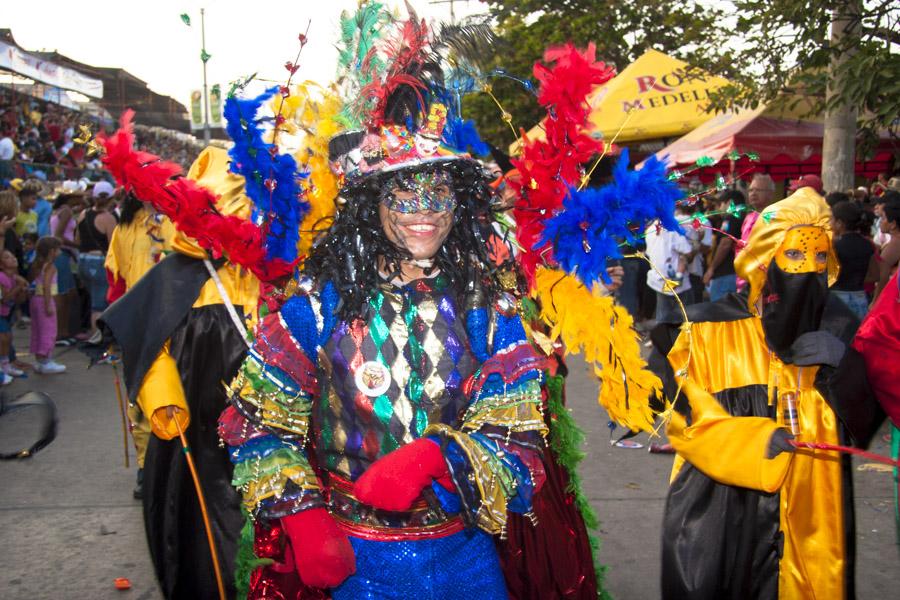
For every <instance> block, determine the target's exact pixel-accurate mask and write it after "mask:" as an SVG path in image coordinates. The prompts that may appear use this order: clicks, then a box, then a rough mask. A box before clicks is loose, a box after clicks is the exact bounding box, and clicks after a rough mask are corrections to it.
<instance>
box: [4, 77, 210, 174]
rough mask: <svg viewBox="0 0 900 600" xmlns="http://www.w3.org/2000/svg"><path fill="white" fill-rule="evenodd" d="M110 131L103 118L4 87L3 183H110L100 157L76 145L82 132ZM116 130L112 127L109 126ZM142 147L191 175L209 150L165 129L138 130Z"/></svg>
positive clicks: (142, 127)
mask: <svg viewBox="0 0 900 600" xmlns="http://www.w3.org/2000/svg"><path fill="white" fill-rule="evenodd" d="M80 125H88V126H89V127H90V128H91V131H92V132H94V133H96V132H98V131H100V130H103V129H108V127H106V124H104V123H101V122H100V120H99V119H98V118H97V117H94V116H92V115H89V114H87V113H85V112H80V111H75V110H72V109H69V108H66V107H63V106H61V105H59V104H56V103H53V102H48V101H45V100H41V99H38V98H34V97H32V96H29V95H27V94H22V93H20V92H18V91H16V90H14V89H11V88H6V87H0V180H9V179H13V178H17V177H18V178H22V179H24V178H27V177H30V176H34V177H37V178H39V179H42V180H44V181H64V180H67V179H69V180H77V179H82V178H84V179H88V180H89V181H96V180H98V179H104V178H106V177H105V176H104V174H103V172H102V165H101V163H100V161H99V160H98V158H97V157H96V156H90V155H89V154H88V152H87V149H86V147H85V146H84V145H83V144H79V143H77V142H76V141H75V140H76V138H78V136H79V126H80ZM109 125H111V123H109ZM135 137H136V143H135V145H136V147H137V148H138V149H140V150H144V151H146V152H151V153H153V154H156V155H157V156H161V157H163V158H165V159H166V160H170V161H172V162H175V163H177V164H179V165H181V166H182V167H183V168H184V169H185V170H187V168H188V167H189V166H190V165H191V163H192V162H193V161H194V159H195V158H196V157H197V156H198V155H199V154H200V150H202V149H203V144H202V142H200V141H198V140H196V138H194V137H193V136H190V135H187V134H184V133H180V132H177V131H170V130H168V129H163V128H161V127H146V126H143V125H136V126H135Z"/></svg>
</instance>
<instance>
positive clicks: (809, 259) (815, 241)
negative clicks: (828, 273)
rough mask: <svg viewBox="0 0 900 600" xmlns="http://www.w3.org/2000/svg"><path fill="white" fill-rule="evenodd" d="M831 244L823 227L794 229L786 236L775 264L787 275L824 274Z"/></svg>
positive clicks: (809, 226) (808, 226) (807, 226)
mask: <svg viewBox="0 0 900 600" xmlns="http://www.w3.org/2000/svg"><path fill="white" fill-rule="evenodd" d="M830 244H831V242H830V241H829V239H828V234H827V233H826V232H825V230H824V229H822V228H821V227H814V226H811V225H804V226H801V227H794V228H792V229H789V230H788V232H787V233H786V234H785V236H784V241H783V242H782V243H781V247H779V248H778V251H777V252H776V253H775V264H777V265H778V268H780V269H781V270H782V271H784V272H785V273H824V272H825V270H826V269H827V268H828V249H829V246H830Z"/></svg>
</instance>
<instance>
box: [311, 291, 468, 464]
mask: <svg viewBox="0 0 900 600" xmlns="http://www.w3.org/2000/svg"><path fill="white" fill-rule="evenodd" d="M370 307H371V310H370V313H369V322H368V324H367V325H363V326H362V327H360V333H361V335H357V336H354V335H353V327H346V326H343V324H342V326H339V327H338V328H337V330H336V332H335V335H334V336H333V337H332V339H331V341H330V342H329V343H328V344H327V346H326V348H325V351H326V353H327V356H329V357H330V359H331V365H332V377H331V381H327V382H326V381H322V382H321V384H322V387H323V392H324V389H325V388H326V387H327V388H330V389H331V390H333V392H334V393H336V395H337V397H338V398H339V399H340V403H339V405H340V407H341V410H340V415H338V414H337V413H336V411H334V410H325V411H321V412H320V413H319V414H320V415H322V417H323V419H325V420H329V421H331V423H329V424H328V425H330V427H328V429H332V430H338V429H346V431H345V432H344V433H345V434H346V435H334V436H331V437H332V438H333V439H339V440H346V443H345V444H344V447H343V448H334V447H332V448H319V452H320V454H321V453H322V452H323V451H324V453H325V454H326V455H328V458H327V459H326V461H325V464H327V465H328V466H329V467H331V468H334V469H336V470H338V472H339V473H340V471H342V470H343V469H339V466H340V465H341V464H344V465H346V464H349V472H347V473H340V474H342V475H344V476H345V477H350V478H354V479H355V478H356V477H357V476H359V474H361V473H362V472H363V471H364V470H365V468H366V467H368V465H369V464H371V463H372V462H374V461H375V460H377V459H378V458H380V457H381V456H384V455H385V454H387V453H389V452H391V451H392V450H394V449H396V448H398V447H399V446H400V445H402V444H405V443H408V442H410V441H412V440H413V439H415V438H418V437H419V436H421V435H422V432H423V431H424V430H425V427H427V425H428V424H429V423H434V422H440V423H447V424H449V425H451V426H456V425H458V421H459V418H460V415H461V412H462V410H463V409H464V407H465V405H466V399H465V398H464V396H463V393H462V390H461V386H462V382H463V380H464V379H465V378H466V377H468V376H469V375H470V374H471V373H472V371H473V370H474V368H475V360H474V358H473V357H472V355H471V353H470V352H469V351H468V348H467V345H466V344H465V341H464V340H465V339H466V338H465V329H464V327H463V324H462V320H461V319H459V318H458V316H457V311H456V307H455V302H454V301H453V294H452V292H451V291H450V290H446V289H444V290H441V291H440V292H435V291H433V290H431V289H430V288H425V287H423V286H421V285H419V286H416V288H415V289H414V288H413V287H412V286H407V287H404V288H390V289H385V290H383V291H381V292H379V293H378V294H377V295H376V296H375V297H374V298H373V299H372V301H371V303H370ZM368 361H377V362H379V363H381V364H383V365H385V366H386V367H387V369H388V370H389V372H390V374H391V383H390V386H389V387H388V390H387V391H386V392H385V393H384V394H383V395H381V396H378V397H375V398H372V397H369V396H366V395H365V394H363V393H362V392H361V391H360V390H359V389H358V388H357V386H356V383H355V379H354V373H353V367H351V365H354V364H363V363H365V362H368ZM334 405H335V402H334V399H332V403H331V406H332V409H333V407H334ZM323 441H325V440H323ZM338 453H340V454H343V455H344V457H345V458H346V459H348V461H346V462H345V461H338V460H336V456H335V455H336V454H338Z"/></svg>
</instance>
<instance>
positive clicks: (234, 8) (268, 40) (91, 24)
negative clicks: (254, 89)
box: [0, 0, 486, 105]
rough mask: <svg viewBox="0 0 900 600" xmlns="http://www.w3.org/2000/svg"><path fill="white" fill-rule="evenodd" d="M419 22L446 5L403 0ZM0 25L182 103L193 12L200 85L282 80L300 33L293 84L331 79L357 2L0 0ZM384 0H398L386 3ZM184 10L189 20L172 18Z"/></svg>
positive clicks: (192, 66) (194, 65) (191, 81)
mask: <svg viewBox="0 0 900 600" xmlns="http://www.w3.org/2000/svg"><path fill="white" fill-rule="evenodd" d="M410 3H411V4H412V6H413V8H414V9H415V10H416V11H417V12H418V14H419V15H420V16H422V17H425V18H428V19H434V18H437V19H438V20H443V21H449V20H450V6H449V4H448V3H447V2H440V3H436V2H432V1H431V0H411V2H410ZM3 4H4V6H3V9H2V10H0V27H6V28H9V29H11V30H12V34H13V36H14V37H15V39H16V42H17V43H18V44H19V45H20V46H21V47H22V48H23V49H25V50H47V51H52V50H56V51H58V52H59V53H60V54H64V55H66V56H68V57H69V58H72V59H74V60H77V61H79V62H83V63H86V64H90V65H94V66H99V67H120V68H123V69H125V70H126V71H128V72H129V73H131V74H132V75H134V76H136V77H138V78H139V79H142V80H143V81H145V82H146V83H147V84H148V86H149V87H150V89H152V90H153V91H155V92H157V93H160V94H164V95H166V96H171V97H172V98H174V99H176V100H178V101H179V102H181V103H182V104H185V105H188V104H189V99H190V93H191V91H192V90H195V89H201V88H202V85H203V65H202V62H201V61H200V48H201V31H200V9H201V8H205V15H206V51H207V52H208V53H209V54H210V55H211V58H210V59H209V62H208V63H207V81H208V83H209V85H210V87H211V86H212V85H214V84H216V83H218V84H220V85H221V86H222V90H223V92H227V91H228V84H229V83H230V82H231V81H234V80H237V79H239V78H242V77H246V76H248V75H251V74H253V73H255V72H258V73H259V75H258V77H259V78H264V79H271V80H272V81H273V82H278V83H284V81H285V80H286V79H287V76H288V73H287V71H286V70H285V68H284V63H285V62H287V61H293V60H294V58H295V57H296V55H297V51H298V49H299V47H300V43H299V41H298V35H299V34H300V33H303V32H304V31H306V28H307V25H308V24H309V32H308V34H307V37H308V39H309V43H308V44H307V45H306V47H305V48H304V50H303V53H302V55H301V57H300V69H299V71H298V72H297V74H296V75H295V76H294V81H295V82H299V81H303V80H311V81H316V82H319V83H329V82H330V81H332V80H333V79H334V74H335V68H336V64H337V51H336V50H335V48H334V43H335V41H336V40H337V39H338V24H339V18H340V14H341V11H342V10H345V9H346V10H350V11H353V10H355V8H356V6H357V0H289V1H274V2H273V1H268V2H265V1H263V2H260V1H252V0H250V1H248V0H205V1H204V0H150V1H140V2H138V1H134V0H81V1H78V2H73V1H72V0H42V1H41V2H39V3H36V4H31V3H30V2H11V1H4V2H3ZM387 4H388V5H389V6H396V7H402V6H403V4H402V2H399V1H397V0H387ZM485 6H486V5H484V4H482V3H480V2H478V1H477V0H472V1H469V2H466V0H456V2H455V5H454V10H455V13H456V17H457V18H460V17H463V16H466V15H468V14H474V13H481V12H485ZM182 13H187V14H188V15H189V16H190V18H191V26H190V27H188V26H186V25H185V24H184V23H183V22H182V20H181V18H180V15H181V14H182Z"/></svg>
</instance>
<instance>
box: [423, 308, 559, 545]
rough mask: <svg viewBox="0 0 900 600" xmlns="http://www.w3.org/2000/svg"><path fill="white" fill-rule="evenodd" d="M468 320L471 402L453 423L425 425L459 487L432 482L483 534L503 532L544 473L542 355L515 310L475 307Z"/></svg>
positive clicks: (527, 508)
mask: <svg viewBox="0 0 900 600" xmlns="http://www.w3.org/2000/svg"><path fill="white" fill-rule="evenodd" d="M491 319H492V320H493V323H490V320H491ZM466 320H467V323H466V328H467V330H468V332H469V338H470V339H469V343H470V348H471V349H472V352H473V354H475V356H476V358H478V360H479V361H480V362H481V367H480V369H479V370H478V371H477V372H476V373H475V375H474V377H473V379H472V381H471V385H470V391H469V395H470V398H471V401H470V404H469V407H468V409H467V410H466V412H465V414H464V416H463V419H462V423H461V424H460V426H459V428H458V429H454V428H453V427H450V426H449V425H446V424H432V425H430V426H429V427H428V428H427V429H426V430H425V435H428V436H429V437H431V439H433V440H435V441H436V442H438V443H439V444H440V445H441V448H442V450H443V452H444V457H445V459H446V461H447V465H448V467H449V470H450V475H451V478H452V479H453V482H454V484H455V486H456V490H457V494H456V495H454V496H453V497H451V496H450V495H449V494H447V492H446V491H445V490H444V489H443V488H442V487H441V486H440V485H437V484H435V485H434V486H432V487H433V489H434V491H435V492H436V494H437V496H438V498H439V499H440V500H441V503H442V504H443V505H444V507H445V508H448V509H450V510H454V512H456V511H458V512H460V513H461V514H462V515H463V517H464V519H465V520H466V521H468V522H469V523H470V524H473V525H477V526H478V527H480V528H481V529H484V530H485V531H487V532H489V533H502V531H503V529H504V527H505V525H506V515H507V511H513V512H518V513H525V514H528V513H529V512H530V510H531V499H532V495H533V493H534V492H535V491H536V490H537V488H538V487H539V486H540V484H541V483H542V482H543V480H544V468H543V463H542V462H541V455H542V452H543V448H544V437H545V436H546V435H547V427H546V424H545V422H544V416H543V413H542V392H541V381H542V378H543V373H544V370H545V369H546V368H547V359H546V358H545V357H543V356H541V355H540V354H539V353H538V352H537V351H536V350H535V348H534V347H533V346H532V345H531V344H530V343H529V342H528V339H527V337H526V335H525V330H524V327H523V326H522V322H521V320H520V317H519V316H518V315H517V314H515V313H510V312H507V313H506V314H504V313H501V312H499V311H497V312H494V313H493V314H492V313H489V312H488V311H487V310H486V309H484V308H476V309H472V310H470V311H469V312H468V313H467V316H466ZM489 329H492V330H493V343H492V344H489V342H488V330H489ZM489 345H490V346H491V349H490V350H489V349H488V348H489Z"/></svg>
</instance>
